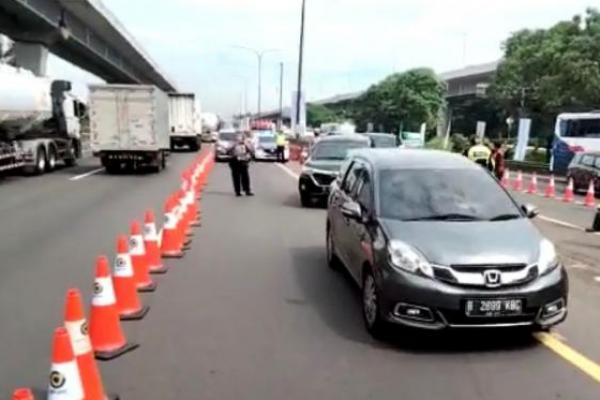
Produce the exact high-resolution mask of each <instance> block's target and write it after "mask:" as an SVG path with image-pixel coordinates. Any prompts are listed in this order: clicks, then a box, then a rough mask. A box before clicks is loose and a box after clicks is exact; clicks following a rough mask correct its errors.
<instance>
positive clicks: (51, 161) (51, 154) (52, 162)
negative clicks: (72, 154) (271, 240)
mask: <svg viewBox="0 0 600 400" xmlns="http://www.w3.org/2000/svg"><path fill="white" fill-rule="evenodd" d="M56 158H57V155H56V148H55V147H54V146H50V147H49V148H48V163H47V164H46V171H48V172H50V171H54V169H55V168H56Z"/></svg>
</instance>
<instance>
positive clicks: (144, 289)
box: [137, 282, 158, 293]
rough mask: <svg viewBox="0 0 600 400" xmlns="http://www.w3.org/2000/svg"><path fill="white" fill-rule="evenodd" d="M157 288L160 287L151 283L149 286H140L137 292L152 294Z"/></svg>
mask: <svg viewBox="0 0 600 400" xmlns="http://www.w3.org/2000/svg"><path fill="white" fill-rule="evenodd" d="M157 287H158V285H157V283H156V282H150V283H149V284H147V285H145V286H139V287H138V288H137V291H138V292H140V293H151V292H154V291H155V290H156V288H157Z"/></svg>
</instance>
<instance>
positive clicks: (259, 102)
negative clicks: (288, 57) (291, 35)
mask: <svg viewBox="0 0 600 400" xmlns="http://www.w3.org/2000/svg"><path fill="white" fill-rule="evenodd" d="M233 47H235V48H236V49H241V50H246V51H250V52H252V53H254V55H255V56H256V58H257V60H258V99H257V110H256V115H257V116H258V117H259V118H260V113H261V108H262V61H263V56H264V55H265V54H267V53H271V52H275V51H279V49H267V50H256V49H253V48H250V47H244V46H233Z"/></svg>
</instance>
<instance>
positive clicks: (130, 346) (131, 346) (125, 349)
mask: <svg viewBox="0 0 600 400" xmlns="http://www.w3.org/2000/svg"><path fill="white" fill-rule="evenodd" d="M138 347H140V345H139V344H138V343H125V345H123V346H122V347H120V348H118V349H116V350H113V351H95V352H94V355H95V356H96V360H100V361H110V360H114V359H115V358H117V357H120V356H122V355H123V354H126V353H129V352H130V351H133V350H135V349H137V348H138Z"/></svg>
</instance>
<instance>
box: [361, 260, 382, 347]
mask: <svg viewBox="0 0 600 400" xmlns="http://www.w3.org/2000/svg"><path fill="white" fill-rule="evenodd" d="M361 303H362V314H363V319H364V322H365V327H366V329H367V331H368V332H369V333H370V334H371V336H372V337H373V338H375V339H378V340H379V339H382V338H383V337H384V336H385V334H386V332H387V331H388V328H389V326H388V323H387V322H386V321H385V320H384V319H383V318H382V317H381V310H380V307H379V304H380V301H379V289H378V288H377V283H376V281H375V277H374V276H373V273H372V272H371V270H369V269H367V270H366V271H365V273H364V274H363V285H362V302H361Z"/></svg>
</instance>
